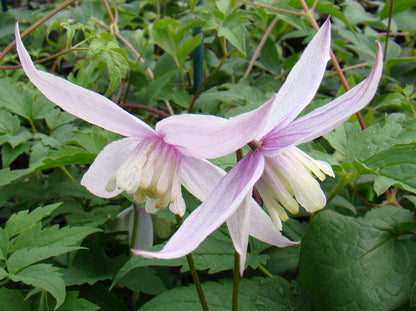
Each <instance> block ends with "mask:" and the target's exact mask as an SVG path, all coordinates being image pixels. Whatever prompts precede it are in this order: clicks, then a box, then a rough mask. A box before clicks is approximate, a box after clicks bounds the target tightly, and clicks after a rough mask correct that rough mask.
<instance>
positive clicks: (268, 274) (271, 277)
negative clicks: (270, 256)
mask: <svg viewBox="0 0 416 311" xmlns="http://www.w3.org/2000/svg"><path fill="white" fill-rule="evenodd" d="M258 268H259V270H260V271H261V272H262V273H263V274H264V275H265V276H267V277H268V278H270V279H272V280H274V277H273V275H272V274H271V273H270V272H269V270H267V269H266V268H265V267H264V266H263V265H262V264H259V266H258Z"/></svg>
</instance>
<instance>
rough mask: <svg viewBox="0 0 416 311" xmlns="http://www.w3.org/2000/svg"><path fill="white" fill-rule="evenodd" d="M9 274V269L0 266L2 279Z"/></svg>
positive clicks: (0, 278) (0, 277)
mask: <svg viewBox="0 0 416 311" xmlns="http://www.w3.org/2000/svg"><path fill="white" fill-rule="evenodd" d="M8 275H9V274H8V273H7V271H6V270H4V269H3V268H1V267H0V281H1V280H3V279H4V278H5V277H6V276H8Z"/></svg>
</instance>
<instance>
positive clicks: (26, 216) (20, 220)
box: [4, 203, 61, 238]
mask: <svg viewBox="0 0 416 311" xmlns="http://www.w3.org/2000/svg"><path fill="white" fill-rule="evenodd" d="M59 205H61V203H55V204H50V205H46V206H44V207H38V208H36V209H34V210H33V211H32V212H30V213H29V211H28V210H25V211H21V212H19V213H17V214H13V215H12V216H11V217H10V218H9V220H8V221H7V222H6V227H5V228H4V230H5V231H6V233H7V235H8V236H9V238H12V237H14V236H15V235H17V234H19V233H20V232H22V231H23V230H25V229H27V228H29V227H31V226H33V225H35V224H36V223H37V222H38V221H40V220H42V219H43V218H45V217H47V216H49V215H50V214H51V213H52V212H53V211H54V210H55V209H56V208H57V207H58V206H59Z"/></svg>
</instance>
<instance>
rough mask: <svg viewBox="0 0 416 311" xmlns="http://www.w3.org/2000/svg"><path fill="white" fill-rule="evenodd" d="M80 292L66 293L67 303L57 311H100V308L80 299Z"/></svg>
mask: <svg viewBox="0 0 416 311" xmlns="http://www.w3.org/2000/svg"><path fill="white" fill-rule="evenodd" d="M78 296H79V292H78V291H69V292H67V293H66V297H65V302H64V303H63V304H62V305H61V306H60V307H59V308H58V309H57V311H95V310H98V309H100V307H99V306H97V305H96V304H93V303H92V302H91V301H88V300H87V299H84V298H79V297H78Z"/></svg>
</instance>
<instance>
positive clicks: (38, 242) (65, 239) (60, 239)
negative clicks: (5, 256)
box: [10, 224, 101, 251]
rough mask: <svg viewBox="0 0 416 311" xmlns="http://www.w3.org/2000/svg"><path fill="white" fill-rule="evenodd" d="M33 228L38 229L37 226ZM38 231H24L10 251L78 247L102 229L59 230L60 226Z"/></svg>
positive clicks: (76, 228)
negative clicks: (45, 247) (85, 239)
mask: <svg viewBox="0 0 416 311" xmlns="http://www.w3.org/2000/svg"><path fill="white" fill-rule="evenodd" d="M33 228H36V227H35V226H34V227H33ZM39 229H40V224H39V226H38V230H26V231H23V232H22V233H21V234H20V235H19V236H18V237H17V238H16V239H15V240H14V243H13V245H12V246H11V247H10V251H15V250H18V249H21V248H32V247H43V246H49V247H53V246H59V247H62V246H74V245H78V244H79V243H80V242H81V241H82V240H83V239H84V238H85V237H87V236H88V235H90V234H93V233H96V232H100V231H101V229H99V228H94V227H88V226H82V227H69V226H65V227H62V228H59V226H58V225H55V226H52V227H47V228H44V229H43V230H39Z"/></svg>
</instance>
